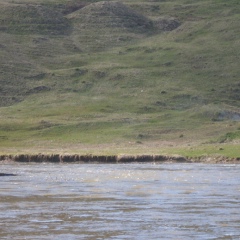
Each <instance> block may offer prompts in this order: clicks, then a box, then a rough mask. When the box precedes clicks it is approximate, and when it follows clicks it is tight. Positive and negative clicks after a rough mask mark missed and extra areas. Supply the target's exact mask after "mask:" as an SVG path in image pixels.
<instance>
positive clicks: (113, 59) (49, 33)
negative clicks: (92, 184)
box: [0, 0, 240, 157]
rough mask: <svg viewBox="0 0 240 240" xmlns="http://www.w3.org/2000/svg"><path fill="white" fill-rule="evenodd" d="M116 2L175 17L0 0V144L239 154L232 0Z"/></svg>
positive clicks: (32, 148) (238, 47) (237, 45)
mask: <svg viewBox="0 0 240 240" xmlns="http://www.w3.org/2000/svg"><path fill="white" fill-rule="evenodd" d="M90 2H94V1H85V3H84V4H86V5H88V4H89V3H90ZM122 2H124V3H125V5H126V6H130V7H131V9H135V10H136V11H137V12H138V13H140V14H141V13H142V14H143V15H144V16H145V17H146V18H148V19H151V20H156V19H158V18H159V17H161V18H166V19H169V18H170V17H171V18H176V19H178V20H179V21H180V22H181V26H180V27H178V28H177V29H175V30H173V31H167V32H164V31H160V30H156V29H150V30H149V29H141V31H140V30H139V31H136V28H135V27H133V28H131V27H129V26H127V27H126V26H125V28H121V27H117V28H115V27H111V24H109V23H112V22H113V23H115V25H117V24H120V23H121V18H120V20H119V19H118V22H116V21H115V19H114V18H111V19H110V20H109V19H108V17H109V15H107V17H106V18H104V17H101V18H99V15H98V12H97V10H99V9H98V8H97V10H96V7H94V8H93V9H94V10H88V11H90V12H87V13H88V15H90V16H91V23H89V21H88V19H86V17H87V16H88V15H87V14H86V13H85V15H81V14H82V12H81V10H82V9H80V10H78V11H75V12H74V13H69V11H71V9H74V10H76V9H77V8H80V7H82V6H83V5H84V4H83V3H82V2H80V1H72V3H71V2H69V1H64V0H62V1H60V0H55V1H51V2H49V3H47V1H42V4H43V5H42V6H41V7H40V8H39V6H38V5H36V4H41V1H34V0H28V1H20V0H18V1H16V0H15V1H9V2H8V1H0V4H1V5H2V6H3V7H1V10H0V11H1V13H0V16H1V32H0V33H1V35H0V56H1V58H0V68H1V69H0V71H1V75H0V82H1V87H0V92H1V96H0V103H1V108H0V144H1V149H0V151H1V152H5V153H8V152H10V153H11V152H28V151H29V152H38V151H41V152H76V153H95V154H97V153H99V152H101V153H106V154H112V153H114V154H116V153H118V154H119V153H124V152H126V153H134V154H136V153H166V154H173V153H176V154H183V155H190V156H196V155H204V154H222V155H227V156H231V157H239V156H240V150H239V139H240V124H239V120H240V101H239V100H240V81H239V76H240V69H239V56H240V54H239V53H240V42H239V37H240V32H239V31H240V30H239V20H240V14H239V13H240V4H239V1H237V0H230V1H228V2H227V3H226V1H220V0H212V1H206V0H199V1H190V0H178V1H177V0H169V1H168V0H166V1H134V0H126V1H122ZM26 3H30V4H29V5H26ZM73 3H74V4H73ZM69 9H70V10H69ZM85 11H86V10H85ZM94 11H95V12H94ZM99 11H100V10H99ZM66 13H68V14H66ZM78 18H80V19H81V23H82V22H83V23H84V24H85V28H83V27H82V26H81V27H79V20H78ZM109 18H110V17H109ZM119 21H120V22H119ZM56 26H57V27H56ZM222 145H224V146H222Z"/></svg>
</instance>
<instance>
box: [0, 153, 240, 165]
mask: <svg viewBox="0 0 240 240" xmlns="http://www.w3.org/2000/svg"><path fill="white" fill-rule="evenodd" d="M0 161H2V162H8V161H14V162H22V163H42V162H51V163H147V162H151V163H164V162H168V163H234V164H237V163H240V158H226V157H223V156H218V157H198V158H191V159H190V158H185V157H182V156H165V155H136V156H134V155H119V156H117V155H113V156H103V155H102V156H97V155H77V154H75V155H60V154H52V155H44V154H37V155H28V154H20V155H1V156H0Z"/></svg>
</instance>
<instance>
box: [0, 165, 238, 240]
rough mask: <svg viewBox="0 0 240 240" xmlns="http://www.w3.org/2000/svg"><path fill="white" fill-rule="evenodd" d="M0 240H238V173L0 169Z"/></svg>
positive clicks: (220, 169)
mask: <svg viewBox="0 0 240 240" xmlns="http://www.w3.org/2000/svg"><path fill="white" fill-rule="evenodd" d="M0 172H4V173H13V174H16V176H4V177H0V181H1V184H0V239H8V240H9V239H17V240H22V239H29V240H30V239H31V240H33V239H48V240H49V239H58V240H59V239H60V240H61V239H63V240H71V239H86V240H90V239H91V240H95V239H136V240H137V239H138V240H145V239H184V240H187V239H189V240H190V239H191V240H192V239H201V240H202V239H240V174H239V173H240V165H234V164H226V165H224V164H187V163H181V164H180V163H179V164H177V163H172V164H167V163H164V164H151V163H144V164H139V163H135V164H53V163H42V164H36V163H32V164H29V163H28V164H24V163H21V164H19V163H1V164H0Z"/></svg>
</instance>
